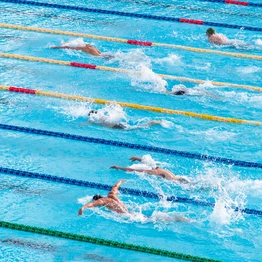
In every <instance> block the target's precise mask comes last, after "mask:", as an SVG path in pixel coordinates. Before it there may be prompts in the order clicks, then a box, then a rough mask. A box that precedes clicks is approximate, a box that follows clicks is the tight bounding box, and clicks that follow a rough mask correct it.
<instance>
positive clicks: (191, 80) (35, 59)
mask: <svg viewBox="0 0 262 262" xmlns="http://www.w3.org/2000/svg"><path fill="white" fill-rule="evenodd" d="M0 1H1V0H0ZM0 57H4V58H11V59H19V60H24V61H32V62H40V63H50V64H57V65H64V66H73V67H79V68H85V69H97V70H102V71H110V72H119V73H125V74H138V75H139V74H141V72H139V71H135V70H130V69H124V68H115V67H109V66H99V65H91V64H84V63H78V62H69V61H62V60H54V59H48V58H41V57H33V56H23V55H17V54H8V53H1V52H0ZM157 75H159V76H161V77H163V78H165V79H171V80H176V81H181V82H188V83H196V84H203V83H205V82H206V80H200V79H195V78H188V77H180V76H173V75H166V74H157ZM210 82H211V84H213V85H215V86H222V87H233V88H242V89H248V90H252V91H257V92H262V88H261V87H258V86H250V85H242V84H232V83H227V82H218V81H210Z"/></svg>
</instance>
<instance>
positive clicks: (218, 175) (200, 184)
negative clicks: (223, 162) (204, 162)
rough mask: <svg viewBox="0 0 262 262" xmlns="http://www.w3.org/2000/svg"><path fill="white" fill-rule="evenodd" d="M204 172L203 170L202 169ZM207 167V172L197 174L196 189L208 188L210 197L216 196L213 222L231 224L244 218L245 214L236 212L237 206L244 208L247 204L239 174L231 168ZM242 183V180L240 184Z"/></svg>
mask: <svg viewBox="0 0 262 262" xmlns="http://www.w3.org/2000/svg"><path fill="white" fill-rule="evenodd" d="M202 172H203V171H202ZM224 173H225V170H224V169H222V168H214V167H213V168H211V167H208V166H207V167H206V170H205V174H201V175H199V176H197V178H196V180H195V183H194V185H192V186H193V187H194V189H198V190H200V189H201V190H203V189H204V190H206V193H207V194H208V195H209V197H212V198H214V200H215V206H214V209H213V211H212V213H211V215H210V217H209V219H210V221H211V222H212V223H216V224H220V225H229V224H231V223H235V222H237V221H239V220H243V219H244V218H243V214H242V213H241V212H236V211H235V207H238V208H240V209H244V208H245V205H246V202H247V201H246V197H247V194H246V192H245V191H246V190H243V188H241V187H240V186H239V181H241V180H239V178H238V175H236V174H235V173H233V172H232V171H231V170H227V171H226V175H224ZM241 184H242V183H241V182H240V185H241Z"/></svg>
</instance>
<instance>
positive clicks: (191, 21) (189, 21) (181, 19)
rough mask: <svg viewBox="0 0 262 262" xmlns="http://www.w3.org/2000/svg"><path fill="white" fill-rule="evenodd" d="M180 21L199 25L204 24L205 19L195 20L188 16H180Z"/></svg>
mask: <svg viewBox="0 0 262 262" xmlns="http://www.w3.org/2000/svg"><path fill="white" fill-rule="evenodd" d="M179 22H181V23H189V24H197V25H203V24H204V21H202V20H194V19H187V18H180V19H179Z"/></svg>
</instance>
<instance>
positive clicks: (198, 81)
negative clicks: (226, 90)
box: [0, 52, 262, 92]
mask: <svg viewBox="0 0 262 262" xmlns="http://www.w3.org/2000/svg"><path fill="white" fill-rule="evenodd" d="M0 57H4V58H9V59H18V60H24V61H32V62H40V63H50V64H57V65H64V66H73V67H79V68H85V69H93V70H95V69H97V70H102V71H111V72H119V73H125V74H136V75H139V74H141V72H139V71H136V70H130V69H124V68H115V67H109V66H99V65H92V64H84V63H78V62H70V61H62V60H54V59H48V58H41V57H33V56H23V55H18V54H8V53H1V52H0ZM156 74H157V73H156ZM157 75H158V76H161V77H163V78H165V79H171V80H176V81H181V82H189V83H196V84H204V83H205V82H206V81H207V80H201V79H195V78H188V77H181V76H174V75H166V74H157ZM210 82H211V84H213V85H215V86H222V87H233V88H242V89H249V90H252V91H257V92H262V88H261V87H258V86H250V85H242V84H234V83H227V82H217V81H210Z"/></svg>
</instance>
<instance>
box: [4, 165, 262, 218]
mask: <svg viewBox="0 0 262 262" xmlns="http://www.w3.org/2000/svg"><path fill="white" fill-rule="evenodd" d="M0 173H3V174H8V175H13V176H18V177H28V178H35V179H40V180H46V181H51V182H56V183H62V184H67V185H74V186H81V187H88V188H96V189H102V190H107V191H110V190H111V188H112V186H110V185H106V184H101V183H94V182H89V181H84V180H78V179H72V178H66V177H59V176H53V175H47V174H40V173H35V172H29V171H23V170H17V169H11V168H5V167H0ZM119 191H120V192H121V193H123V194H129V195H133V196H143V197H146V198H151V199H155V200H161V199H166V201H169V202H179V203H187V204H193V205H196V206H207V207H212V208H213V207H214V206H215V204H214V203H212V202H208V201H203V200H202V201H201V200H195V199H192V198H186V197H179V196H168V197H166V196H163V195H160V194H155V193H153V192H148V191H143V190H137V189H132V188H124V187H120V188H119ZM234 211H235V212H241V213H245V214H249V215H257V216H262V211H260V210H255V209H249V208H244V209H241V208H239V207H234Z"/></svg>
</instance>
